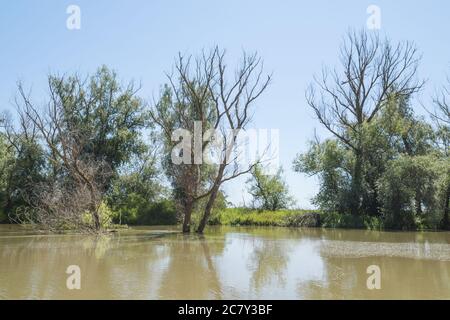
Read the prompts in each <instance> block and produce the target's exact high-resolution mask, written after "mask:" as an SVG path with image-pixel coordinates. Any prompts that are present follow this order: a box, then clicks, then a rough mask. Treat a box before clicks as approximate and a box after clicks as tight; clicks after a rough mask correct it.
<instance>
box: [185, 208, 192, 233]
mask: <svg viewBox="0 0 450 320" xmlns="http://www.w3.org/2000/svg"><path fill="white" fill-rule="evenodd" d="M192 208H193V204H192V202H188V203H186V204H185V206H184V220H183V233H190V232H191V217H192Z"/></svg>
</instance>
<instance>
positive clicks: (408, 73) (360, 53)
mask: <svg viewBox="0 0 450 320" xmlns="http://www.w3.org/2000/svg"><path fill="white" fill-rule="evenodd" d="M419 60H420V57H418V56H417V50H416V48H415V47H414V45H413V44H412V43H409V42H402V43H399V44H397V45H393V44H392V43H391V42H390V41H389V40H387V39H385V40H380V38H379V37H378V35H373V34H372V35H368V34H367V33H366V31H361V32H360V33H357V32H349V33H348V34H347V36H346V38H345V40H344V42H343V45H342V47H341V49H340V64H341V69H340V70H337V69H334V70H330V69H326V68H324V69H323V71H322V75H321V77H315V79H314V82H313V83H312V84H311V85H310V87H309V88H308V90H307V92H306V99H307V103H308V105H309V106H310V107H311V108H312V109H313V111H314V113H315V115H316V117H317V119H318V120H319V122H320V123H321V124H322V125H323V126H324V127H325V128H326V129H327V130H328V131H329V132H330V133H332V134H333V135H334V136H335V137H336V138H337V139H339V141H341V142H342V143H343V144H344V145H346V146H347V147H348V148H349V149H350V150H351V151H352V152H353V154H354V156H355V163H354V168H353V172H352V193H353V194H354V195H355V196H354V202H353V203H352V205H351V208H352V213H353V214H358V213H359V211H360V207H361V201H362V190H361V188H362V186H361V185H362V179H363V177H362V170H363V161H364V158H365V150H364V145H363V143H362V135H363V125H364V124H365V123H370V122H371V121H372V120H373V119H374V117H375V116H376V115H377V114H378V113H379V111H380V110H381V109H382V108H383V106H384V105H385V103H386V101H387V99H388V98H389V97H390V96H391V95H393V94H395V95H397V96H399V97H401V96H403V97H408V96H410V95H411V94H413V93H415V92H417V91H418V90H419V89H420V88H421V87H422V85H423V82H418V81H417V80H416V72H417V67H418V62H419Z"/></svg>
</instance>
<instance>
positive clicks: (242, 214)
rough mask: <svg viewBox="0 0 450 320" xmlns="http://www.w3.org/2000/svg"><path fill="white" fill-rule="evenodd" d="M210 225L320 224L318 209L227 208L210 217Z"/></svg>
mask: <svg viewBox="0 0 450 320" xmlns="http://www.w3.org/2000/svg"><path fill="white" fill-rule="evenodd" d="M210 224H212V225H230V226H277V227H301V226H316V227H318V226H320V215H319V211H316V210H277V211H258V210H252V209H247V208H228V209H224V210H221V211H219V212H218V213H216V214H215V215H214V217H212V219H211V221H210Z"/></svg>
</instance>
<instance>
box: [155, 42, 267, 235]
mask: <svg viewBox="0 0 450 320" xmlns="http://www.w3.org/2000/svg"><path fill="white" fill-rule="evenodd" d="M229 76H230V75H229V73H228V70H227V66H226V64H225V52H224V51H221V50H219V48H218V47H216V48H214V49H213V50H211V51H209V52H205V51H203V52H202V54H201V55H199V56H197V57H195V58H193V57H191V56H188V57H184V56H182V55H179V57H178V60H177V61H176V63H175V68H174V72H173V73H172V74H170V75H168V80H169V83H170V85H169V86H167V87H166V90H165V91H164V93H163V95H162V96H161V97H160V99H159V101H158V102H157V103H155V104H154V107H153V108H152V110H151V114H152V119H153V121H154V122H155V123H156V124H157V125H158V127H159V128H160V129H161V133H162V134H163V136H164V137H165V138H164V141H165V145H166V154H170V153H171V152H173V149H174V147H175V146H176V145H177V143H178V141H173V139H172V138H173V136H172V134H173V132H174V131H175V130H177V129H185V130H187V131H188V132H191V133H192V132H194V136H195V132H196V131H200V140H201V141H198V140H199V139H197V141H194V140H193V139H191V137H189V141H188V143H187V148H184V149H183V152H189V154H188V155H187V154H185V155H184V156H185V157H186V159H188V162H189V163H183V164H173V163H170V159H168V161H166V163H167V164H168V165H167V166H166V168H168V170H167V173H168V175H169V176H170V177H171V179H172V182H173V185H174V190H175V193H176V194H178V195H180V203H181V205H182V207H183V216H184V223H183V231H184V232H190V220H191V214H192V210H193V208H194V205H195V204H196V203H197V202H198V201H199V200H200V199H203V198H206V197H207V199H208V200H207V203H206V207H205V211H204V212H203V215H202V218H201V220H200V224H199V226H198V228H197V232H199V233H202V232H203V230H204V228H205V226H206V223H207V221H208V218H209V216H210V214H211V210H212V208H213V205H214V202H215V200H216V198H217V195H218V193H219V190H220V187H221V186H222V184H223V183H224V182H226V181H229V180H232V179H235V178H237V177H238V176H241V175H243V174H245V173H248V172H250V171H251V170H252V169H253V167H254V166H255V165H256V163H257V162H258V161H256V162H255V163H250V164H248V165H245V166H242V165H239V163H238V161H237V160H238V158H239V155H238V154H236V153H235V152H234V151H235V150H236V148H237V147H238V134H239V133H240V132H241V131H243V130H244V129H245V128H246V126H247V125H248V123H249V122H250V120H251V115H252V110H251V108H252V107H253V105H254V102H255V100H256V99H258V97H259V96H261V94H262V93H263V92H264V91H265V90H266V88H267V87H268V85H269V83H270V79H271V78H270V76H267V77H264V76H263V67H262V61H261V59H260V58H259V57H258V56H257V55H256V54H254V55H247V54H245V53H244V56H243V59H242V64H241V65H240V66H239V67H238V68H237V70H236V71H235V77H234V78H231V79H232V81H231V82H229V80H230V78H229ZM195 123H197V124H198V126H197V128H196V127H195V126H196V125H195ZM214 139H216V140H217V139H218V140H220V141H221V142H222V143H221V144H220V145H216V146H218V147H213V146H212V145H213V140H214ZM209 147H211V148H212V149H214V151H215V155H216V160H215V161H214V163H205V161H204V150H206V149H208V148H209ZM186 150H189V151H186Z"/></svg>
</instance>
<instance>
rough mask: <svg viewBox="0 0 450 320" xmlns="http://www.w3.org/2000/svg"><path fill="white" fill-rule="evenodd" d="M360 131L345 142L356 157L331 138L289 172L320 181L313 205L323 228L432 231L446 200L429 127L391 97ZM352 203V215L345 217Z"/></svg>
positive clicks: (441, 163) (443, 164)
mask: <svg viewBox="0 0 450 320" xmlns="http://www.w3.org/2000/svg"><path fill="white" fill-rule="evenodd" d="M359 126H360V127H359V129H358V136H354V133H353V132H352V130H350V129H349V131H348V132H346V139H348V140H349V141H354V144H355V145H356V144H357V143H358V145H359V146H360V150H362V152H361V153H359V154H357V153H356V152H355V150H352V148H350V147H349V146H348V145H347V144H345V143H343V142H342V141H340V140H338V139H335V138H333V139H328V140H325V141H324V142H319V141H316V142H314V143H312V144H311V145H310V148H309V150H308V151H307V152H305V153H303V154H300V155H299V156H298V157H297V159H296V160H295V161H294V170H296V171H297V172H302V173H306V174H308V175H311V176H312V175H316V176H318V177H319V179H320V189H319V193H318V194H317V195H316V196H315V198H314V199H313V201H314V203H315V204H316V205H317V206H319V208H320V209H322V210H323V211H325V213H324V226H329V227H354V228H361V227H365V228H370V229H379V228H383V227H386V228H394V229H415V228H418V229H421V228H436V227H437V226H438V224H439V220H440V219H442V215H443V212H444V209H443V207H444V205H445V200H446V197H447V196H448V192H446V190H447V189H446V187H448V183H447V182H446V181H447V180H446V177H447V176H448V173H447V172H446V171H445V169H443V168H448V167H449V165H448V157H445V156H443V155H441V154H440V153H439V150H437V149H436V148H435V147H434V145H435V143H434V142H435V139H436V133H435V132H434V131H433V128H432V127H431V126H430V125H429V124H428V123H427V122H426V121H425V120H424V119H423V118H420V117H417V116H415V115H414V112H413V110H412V108H411V107H410V105H409V103H408V99H407V98H405V97H403V96H396V95H395V94H392V95H390V96H389V98H388V99H387V100H386V101H385V102H384V104H383V108H382V109H381V112H379V113H378V114H377V115H376V116H374V117H373V118H372V119H371V121H370V122H369V121H366V122H363V123H361V124H359ZM445 159H447V160H445ZM357 161H359V162H360V163H359V166H358V172H359V174H360V176H359V177H358V179H359V180H360V183H359V188H358V189H355V188H354V182H353V180H354V179H356V171H355V170H356V164H357ZM447 171H448V169H447ZM355 199H356V201H357V202H358V207H359V208H360V210H359V212H358V214H357V215H354V214H350V213H353V212H354V211H353V210H352V203H354V201H355Z"/></svg>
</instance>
